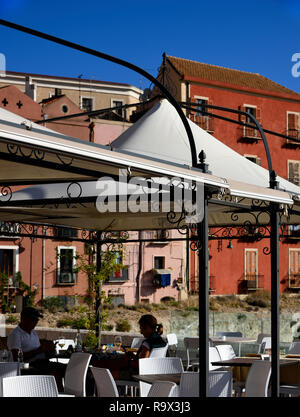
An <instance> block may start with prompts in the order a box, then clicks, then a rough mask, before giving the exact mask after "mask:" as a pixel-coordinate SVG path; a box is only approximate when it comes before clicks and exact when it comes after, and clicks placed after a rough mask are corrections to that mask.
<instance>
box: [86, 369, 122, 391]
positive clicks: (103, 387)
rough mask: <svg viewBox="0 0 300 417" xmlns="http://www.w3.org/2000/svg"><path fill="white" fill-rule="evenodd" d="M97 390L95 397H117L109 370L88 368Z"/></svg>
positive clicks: (114, 383) (115, 387) (115, 386)
mask: <svg viewBox="0 0 300 417" xmlns="http://www.w3.org/2000/svg"><path fill="white" fill-rule="evenodd" d="M90 369H91V371H92V374H93V377H94V379H95V383H96V388H97V397H119V392H118V388H117V385H116V382H115V380H114V378H113V376H112V374H111V372H110V370H109V369H106V368H96V367H94V366H90Z"/></svg>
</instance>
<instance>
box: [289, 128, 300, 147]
mask: <svg viewBox="0 0 300 417" xmlns="http://www.w3.org/2000/svg"><path fill="white" fill-rule="evenodd" d="M286 135H287V136H289V137H290V138H293V139H294V140H293V139H287V140H286V143H287V144H290V145H298V146H300V130H299V129H287V130H286Z"/></svg>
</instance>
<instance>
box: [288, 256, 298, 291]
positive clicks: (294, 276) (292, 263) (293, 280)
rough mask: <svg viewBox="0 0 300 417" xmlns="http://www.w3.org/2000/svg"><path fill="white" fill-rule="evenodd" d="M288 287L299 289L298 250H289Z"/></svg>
mask: <svg viewBox="0 0 300 417" xmlns="http://www.w3.org/2000/svg"><path fill="white" fill-rule="evenodd" d="M289 287H291V288H300V249H289Z"/></svg>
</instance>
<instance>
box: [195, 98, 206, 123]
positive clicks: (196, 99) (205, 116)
mask: <svg viewBox="0 0 300 417" xmlns="http://www.w3.org/2000/svg"><path fill="white" fill-rule="evenodd" d="M194 99H195V100H206V101H207V104H208V102H209V97H204V96H194ZM196 104H197V103H196ZM196 114H197V111H196ZM202 117H207V118H208V116H202Z"/></svg>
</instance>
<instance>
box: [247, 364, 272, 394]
mask: <svg viewBox="0 0 300 417" xmlns="http://www.w3.org/2000/svg"><path fill="white" fill-rule="evenodd" d="M270 376H271V362H270V361H262V360H257V361H254V362H253V364H252V365H251V368H250V370H249V373H248V376H247V379H246V384H245V397H267V396H268V386H269V381H270Z"/></svg>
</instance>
